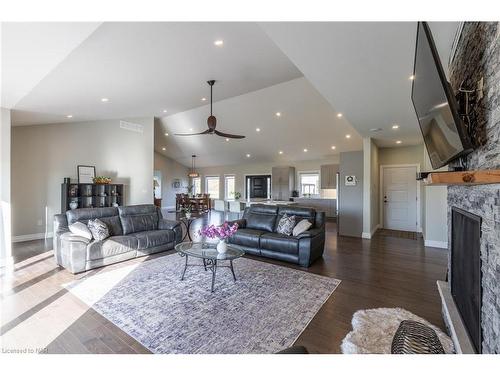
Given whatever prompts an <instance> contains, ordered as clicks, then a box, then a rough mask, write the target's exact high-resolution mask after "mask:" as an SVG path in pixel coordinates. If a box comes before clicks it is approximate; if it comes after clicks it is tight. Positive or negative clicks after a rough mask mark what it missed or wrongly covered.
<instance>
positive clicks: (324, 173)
mask: <svg viewBox="0 0 500 375" xmlns="http://www.w3.org/2000/svg"><path fill="white" fill-rule="evenodd" d="M320 170H321V172H320V174H321V184H320V185H321V189H335V188H336V187H337V172H338V171H339V165H338V164H325V165H322V166H321V167H320Z"/></svg>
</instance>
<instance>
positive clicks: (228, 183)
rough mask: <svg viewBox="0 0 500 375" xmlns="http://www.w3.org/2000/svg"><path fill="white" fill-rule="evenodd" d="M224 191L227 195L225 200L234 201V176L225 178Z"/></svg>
mask: <svg viewBox="0 0 500 375" xmlns="http://www.w3.org/2000/svg"><path fill="white" fill-rule="evenodd" d="M224 185H225V186H224V191H225V194H226V197H225V199H227V200H234V193H235V190H234V176H225V177H224Z"/></svg>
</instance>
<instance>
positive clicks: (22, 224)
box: [12, 117, 153, 236]
mask: <svg viewBox="0 0 500 375" xmlns="http://www.w3.org/2000/svg"><path fill="white" fill-rule="evenodd" d="M127 121H130V122H133V123H136V124H141V125H143V127H144V128H143V133H137V132H133V131H129V130H125V129H121V128H120V120H105V121H92V122H80V123H62V124H50V125H32V126H17V127H13V128H12V219H13V223H12V233H13V236H23V235H24V236H25V235H32V234H43V233H45V234H46V235H47V236H50V235H51V234H52V225H53V215H54V214H57V213H59V212H60V208H61V183H62V182H63V178H64V177H70V178H71V179H72V180H73V181H76V179H77V174H76V166H77V165H79V164H82V165H95V167H96V174H97V175H105V176H110V177H111V178H112V179H113V181H114V182H116V183H123V184H125V185H126V186H125V204H141V203H152V202H153V117H148V118H135V119H127Z"/></svg>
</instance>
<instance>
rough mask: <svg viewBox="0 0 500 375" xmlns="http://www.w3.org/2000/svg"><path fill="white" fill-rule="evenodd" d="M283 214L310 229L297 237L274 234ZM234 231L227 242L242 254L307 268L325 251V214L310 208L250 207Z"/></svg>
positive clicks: (258, 205)
mask: <svg viewBox="0 0 500 375" xmlns="http://www.w3.org/2000/svg"><path fill="white" fill-rule="evenodd" d="M284 214H287V215H288V216H295V217H296V218H297V220H302V219H306V220H308V221H309V222H310V223H311V224H312V227H311V228H310V229H309V230H307V231H305V232H303V233H302V234H299V235H298V236H287V235H284V234H280V233H276V229H277V226H278V223H279V221H280V219H281V218H282V217H283V215H284ZM232 223H238V226H239V227H238V230H237V231H236V233H235V234H234V235H233V236H232V237H230V238H229V240H228V242H229V243H230V244H232V245H233V246H235V247H237V248H240V249H242V250H243V251H245V253H248V254H252V255H259V256H263V257H266V258H271V259H278V260H282V261H285V262H290V263H295V264H298V265H300V266H302V267H309V266H310V265H311V264H312V263H313V262H314V261H315V260H316V259H318V258H321V256H322V255H323V251H324V248H325V213H324V212H317V211H316V210H315V209H313V208H308V207H297V206H286V205H275V206H274V205H266V204H253V205H251V206H250V207H247V208H246V209H245V212H244V213H243V218H242V219H240V220H236V221H234V222H232Z"/></svg>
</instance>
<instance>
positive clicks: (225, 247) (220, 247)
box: [217, 239, 227, 254]
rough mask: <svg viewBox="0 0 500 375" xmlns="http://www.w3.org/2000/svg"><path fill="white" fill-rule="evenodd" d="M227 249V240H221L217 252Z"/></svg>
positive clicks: (223, 251)
mask: <svg viewBox="0 0 500 375" xmlns="http://www.w3.org/2000/svg"><path fill="white" fill-rule="evenodd" d="M226 251H227V242H226V240H225V239H224V240H219V243H218V244H217V252H218V253H221V254H223V253H225V252H226Z"/></svg>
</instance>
